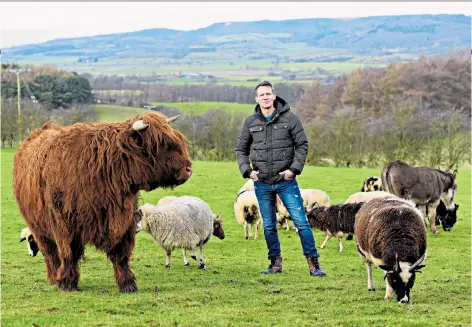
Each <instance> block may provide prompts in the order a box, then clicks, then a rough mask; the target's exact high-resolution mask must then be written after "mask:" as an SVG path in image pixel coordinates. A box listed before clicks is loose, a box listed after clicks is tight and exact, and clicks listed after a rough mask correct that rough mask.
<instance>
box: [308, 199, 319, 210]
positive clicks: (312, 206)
mask: <svg viewBox="0 0 472 327" xmlns="http://www.w3.org/2000/svg"><path fill="white" fill-rule="evenodd" d="M317 203H318V202H316V201H315V202H313V203H311V204H310V205H309V206H308V208H306V211H307V212H311V211H312V210H313V208H314V207H315V206H316V204H317Z"/></svg>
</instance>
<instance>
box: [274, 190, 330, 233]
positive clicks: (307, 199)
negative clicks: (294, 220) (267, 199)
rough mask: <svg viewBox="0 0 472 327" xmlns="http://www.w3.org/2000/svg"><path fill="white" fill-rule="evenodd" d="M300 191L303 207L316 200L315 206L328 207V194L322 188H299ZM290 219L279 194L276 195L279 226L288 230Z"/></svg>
mask: <svg viewBox="0 0 472 327" xmlns="http://www.w3.org/2000/svg"><path fill="white" fill-rule="evenodd" d="M300 193H301V195H302V198H303V206H304V207H305V209H306V208H307V207H308V205H309V204H311V203H314V202H316V205H317V206H324V207H328V206H329V204H330V199H329V196H328V194H326V192H324V191H322V190H316V189H300ZM289 220H291V218H290V214H289V213H288V211H287V208H285V206H284V204H283V203H282V201H281V200H280V198H279V196H277V222H278V224H279V226H281V227H283V228H285V229H286V230H289V229H290V227H289V225H288V221H289Z"/></svg>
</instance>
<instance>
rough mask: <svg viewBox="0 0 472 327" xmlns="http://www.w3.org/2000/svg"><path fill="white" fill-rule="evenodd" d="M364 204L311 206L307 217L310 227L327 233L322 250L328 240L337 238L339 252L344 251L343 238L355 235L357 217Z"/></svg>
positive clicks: (313, 204)
mask: <svg viewBox="0 0 472 327" xmlns="http://www.w3.org/2000/svg"><path fill="white" fill-rule="evenodd" d="M363 204H364V203H363V202H360V203H347V204H346V203H345V204H336V205H332V206H330V207H327V206H322V207H315V203H312V204H310V205H309V207H308V208H307V211H306V215H307V218H308V222H309V223H310V226H311V227H312V228H316V229H319V230H320V231H322V232H325V233H326V238H325V240H324V242H323V244H321V246H320V248H322V249H324V247H325V246H326V243H327V242H328V240H329V239H330V238H331V237H333V236H336V237H337V238H338V240H339V252H342V251H344V247H343V236H344V234H349V233H350V234H352V233H354V221H355V217H356V214H357V212H358V211H359V209H360V208H361V207H362V205H363Z"/></svg>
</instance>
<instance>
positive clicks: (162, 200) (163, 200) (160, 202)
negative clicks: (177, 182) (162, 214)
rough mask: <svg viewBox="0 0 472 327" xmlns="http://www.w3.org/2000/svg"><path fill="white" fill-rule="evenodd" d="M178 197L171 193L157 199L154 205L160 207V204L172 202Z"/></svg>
mask: <svg viewBox="0 0 472 327" xmlns="http://www.w3.org/2000/svg"><path fill="white" fill-rule="evenodd" d="M178 198H179V197H178V196H171V195H169V196H165V197H163V198H161V199H160V200H159V201H157V204H156V206H158V207H160V206H163V205H166V204H169V203H172V202H174V201H175V200H177V199H178Z"/></svg>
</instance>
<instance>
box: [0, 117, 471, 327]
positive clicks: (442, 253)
mask: <svg viewBox="0 0 472 327" xmlns="http://www.w3.org/2000/svg"><path fill="white" fill-rule="evenodd" d="M248 110H249V109H248ZM14 151H15V150H14V149H3V150H2V151H1V172H2V174H1V194H2V196H1V215H2V216H1V217H2V220H1V296H2V298H1V321H2V325H3V326H22V327H23V326H173V327H175V326H248V327H249V326H424V327H431V326H438V327H443V326H451V327H452V326H470V324H471V310H470V309H471V308H470V304H471V300H470V290H471V289H470V281H471V274H470V270H471V269H470V267H471V266H470V254H471V253H470V252H471V251H470V245H471V244H470V243H471V237H470V236H471V235H470V234H471V233H470V231H471V224H470V220H471V216H470V209H471V207H470V198H471V192H470V190H471V189H470V180H471V174H470V170H469V169H463V170H461V171H459V177H458V178H459V180H458V194H457V199H456V202H457V203H459V204H460V209H459V220H458V222H457V224H456V225H455V226H454V229H453V231H452V232H444V231H443V230H442V229H441V230H440V234H439V235H432V234H431V233H430V232H429V231H428V257H427V259H426V260H425V264H426V267H425V268H424V269H423V273H422V274H418V275H417V279H416V283H415V286H414V288H413V290H412V298H413V301H412V303H410V304H408V305H399V304H397V303H396V301H394V300H390V301H386V300H384V293H385V284H384V281H383V272H382V271H381V270H380V269H379V268H376V267H375V268H374V282H375V286H376V288H377V291H376V292H368V291H367V273H366V269H365V266H364V264H363V263H362V261H361V259H360V257H359V255H358V253H357V252H356V248H355V241H345V251H344V252H343V253H339V252H338V244H337V241H335V240H331V241H330V242H329V243H328V245H327V247H326V248H325V249H323V250H321V249H320V253H321V258H320V262H321V265H322V267H323V269H324V270H325V271H326V273H327V277H326V278H315V277H310V276H309V273H308V268H307V264H306V260H305V258H304V257H303V255H302V251H301V245H300V241H299V238H298V236H297V235H296V234H295V232H294V231H293V230H290V231H285V230H280V231H279V235H280V241H281V245H282V255H283V258H284V261H283V267H284V272H283V274H281V275H277V276H263V275H261V274H260V271H261V270H262V269H264V268H266V267H267V265H268V260H267V249H266V245H265V241H264V236H263V233H260V234H259V240H257V241H256V240H253V239H251V240H245V239H244V234H243V227H242V226H241V225H238V224H237V222H236V219H235V217H234V212H233V202H234V199H235V197H236V193H237V191H238V189H239V188H240V187H241V186H242V185H243V183H244V182H245V181H244V180H243V179H242V178H241V176H240V175H239V172H238V168H237V164H236V163H235V162H225V163H223V162H221V163H217V162H194V174H193V176H192V177H191V178H190V179H189V181H187V182H186V183H185V184H183V185H181V186H178V187H176V188H175V189H174V190H163V189H157V190H154V191H152V192H142V194H141V196H142V203H145V202H149V203H156V202H157V201H158V200H159V199H160V198H161V197H163V196H165V195H177V196H180V195H193V196H197V197H200V198H202V199H203V200H205V201H206V202H207V203H208V204H209V205H210V207H211V208H212V209H213V211H214V212H215V213H220V214H222V216H223V224H224V228H225V232H226V238H225V239H224V240H220V239H216V238H212V239H211V240H210V241H209V243H208V245H207V246H206V249H205V258H206V263H207V265H208V266H209V270H208V271H202V270H199V269H198V267H197V265H196V264H195V263H194V262H191V266H190V267H189V268H185V267H184V265H183V260H182V255H181V251H180V250H176V251H174V253H173V261H172V268H171V269H170V270H165V269H164V264H165V254H164V251H163V250H162V249H160V248H158V247H157V246H156V244H155V243H154V242H153V240H152V238H151V236H150V235H148V234H146V233H144V232H141V233H139V234H138V235H137V239H136V245H135V248H134V259H133V261H132V263H131V268H132V270H133V272H134V274H135V275H136V278H137V285H138V287H139V292H138V293H136V294H121V293H119V291H118V289H117V287H116V285H115V282H114V277H113V267H112V265H111V263H110V262H109V261H107V258H106V256H105V254H104V253H102V252H98V251H96V250H95V249H94V248H93V247H90V246H89V247H87V248H86V251H85V260H84V261H83V262H82V263H81V277H80V282H79V288H80V291H78V292H72V293H63V292H61V291H59V290H58V288H57V286H53V285H49V284H48V282H47V280H46V272H45V264H44V260H43V257H42V255H41V254H38V255H37V256H36V257H29V256H28V252H27V248H26V244H25V243H20V242H19V234H20V231H21V229H22V228H23V227H25V222H24V220H23V219H22V217H21V216H20V213H19V211H18V207H17V205H16V202H15V199H14V196H13V190H12V169H13V156H14ZM379 174H380V171H379V170H377V169H354V168H325V167H306V168H305V170H304V171H303V174H302V175H301V176H299V177H298V182H299V185H300V187H301V188H318V189H322V190H324V191H326V192H327V193H328V194H329V196H330V198H331V203H332V204H335V203H340V202H343V201H345V200H346V198H347V197H348V196H349V195H350V194H351V193H354V192H357V191H359V190H360V187H361V185H362V182H363V181H364V179H365V178H367V177H369V176H371V175H377V176H378V175H379ZM323 238H324V235H323V234H322V233H321V232H319V231H315V239H316V243H317V246H318V247H319V245H320V244H321V242H322V241H323Z"/></svg>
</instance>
